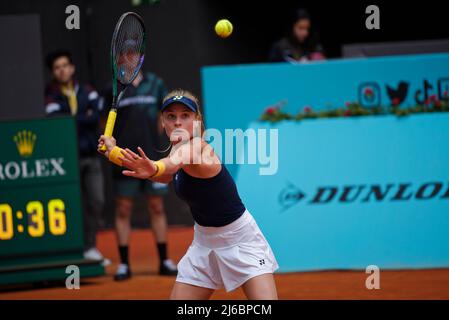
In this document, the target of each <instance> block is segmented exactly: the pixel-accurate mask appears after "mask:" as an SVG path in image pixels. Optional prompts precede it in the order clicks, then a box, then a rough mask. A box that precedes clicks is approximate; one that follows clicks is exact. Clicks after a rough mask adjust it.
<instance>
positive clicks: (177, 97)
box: [173, 96, 183, 100]
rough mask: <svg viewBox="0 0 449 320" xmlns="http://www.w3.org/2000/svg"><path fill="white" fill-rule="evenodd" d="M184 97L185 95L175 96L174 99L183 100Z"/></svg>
mask: <svg viewBox="0 0 449 320" xmlns="http://www.w3.org/2000/svg"><path fill="white" fill-rule="evenodd" d="M182 98H183V96H174V97H173V100H181V99H182Z"/></svg>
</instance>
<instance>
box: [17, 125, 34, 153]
mask: <svg viewBox="0 0 449 320" xmlns="http://www.w3.org/2000/svg"><path fill="white" fill-rule="evenodd" d="M13 140H14V142H15V143H16V146H17V150H18V151H19V154H20V155H21V156H22V157H29V156H31V155H32V154H33V149H34V144H35V142H36V135H35V134H34V133H33V132H31V131H27V130H22V131H19V132H17V133H16V135H15V136H14V138H13Z"/></svg>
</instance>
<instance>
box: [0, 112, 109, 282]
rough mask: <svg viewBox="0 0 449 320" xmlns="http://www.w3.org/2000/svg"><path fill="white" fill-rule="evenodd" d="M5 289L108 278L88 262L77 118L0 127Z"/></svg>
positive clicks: (0, 257) (0, 251) (0, 250)
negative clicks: (72, 275)
mask: <svg viewBox="0 0 449 320" xmlns="http://www.w3.org/2000/svg"><path fill="white" fill-rule="evenodd" d="M0 154H1V155H0V284H10V283H20V282H33V281H47V280H57V279H64V278H66V277H67V276H68V275H67V274H66V273H65V270H66V267H67V266H68V265H76V266H78V267H79V269H80V275H81V277H83V276H95V275H101V274H104V268H103V267H102V266H101V265H100V264H99V262H97V261H90V260H84V259H83V223H82V205H81V195H80V179H79V167H78V147H77V137H76V124H75V121H74V119H73V118H72V117H63V118H49V119H40V120H28V121H7V122H0Z"/></svg>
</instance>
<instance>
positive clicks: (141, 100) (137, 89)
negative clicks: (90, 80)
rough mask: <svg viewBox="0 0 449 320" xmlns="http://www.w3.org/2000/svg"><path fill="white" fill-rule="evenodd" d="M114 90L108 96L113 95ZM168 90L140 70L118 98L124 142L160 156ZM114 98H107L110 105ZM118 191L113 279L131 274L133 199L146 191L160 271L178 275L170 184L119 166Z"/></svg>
mask: <svg viewBox="0 0 449 320" xmlns="http://www.w3.org/2000/svg"><path fill="white" fill-rule="evenodd" d="M111 92H112V91H110V90H108V93H107V94H106V96H107V97H108V99H111V97H112V94H111ZM165 94H166V89H165V85H164V83H163V81H162V79H160V78H159V77H157V76H156V74H154V73H151V72H148V73H143V72H141V71H139V74H138V75H137V76H136V78H135V79H134V81H133V82H132V83H131V84H130V86H129V87H128V88H127V91H126V92H125V94H124V96H123V98H122V99H121V100H120V102H119V108H118V111H117V112H118V113H117V120H116V124H115V128H114V134H115V135H116V136H117V139H118V143H120V144H121V145H126V146H130V148H137V146H142V147H144V148H145V150H147V152H148V154H149V155H151V157H158V156H160V153H159V152H158V151H157V150H160V148H159V146H160V145H161V144H162V142H161V134H162V128H161V126H160V123H158V110H159V107H160V105H161V104H162V99H163V97H164V95H165ZM111 102H112V101H107V103H109V104H108V105H110V103H111ZM113 179H114V189H115V190H114V192H115V205H116V212H115V230H116V235H117V242H118V250H119V255H120V264H119V266H118V268H117V271H116V274H115V277H114V279H115V280H116V281H121V280H126V279H128V278H130V277H131V275H132V273H131V267H130V266H131V264H130V261H129V251H130V249H129V248H130V233H131V214H132V211H133V204H134V200H135V198H136V197H137V196H139V195H143V196H144V197H145V201H146V207H147V210H148V211H149V215H150V220H151V227H152V230H153V233H154V235H155V238H156V244H157V251H158V254H159V274H161V275H176V274H177V269H176V266H175V264H174V263H173V262H172V261H171V260H170V259H168V256H167V218H166V214H165V210H164V202H163V196H164V195H166V194H167V193H168V186H167V184H163V183H159V182H157V181H150V180H137V179H133V178H130V177H127V176H124V175H122V173H121V170H119V169H118V168H117V167H116V168H114V170H113Z"/></svg>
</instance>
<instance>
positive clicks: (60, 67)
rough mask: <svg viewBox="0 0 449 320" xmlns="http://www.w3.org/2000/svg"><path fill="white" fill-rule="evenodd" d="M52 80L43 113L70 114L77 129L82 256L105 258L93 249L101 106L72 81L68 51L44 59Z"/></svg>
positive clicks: (99, 209)
mask: <svg viewBox="0 0 449 320" xmlns="http://www.w3.org/2000/svg"><path fill="white" fill-rule="evenodd" d="M46 62H47V66H48V69H49V70H50V72H51V75H52V81H51V82H50V83H49V84H48V85H47V87H46V89H45V102H46V106H45V112H46V114H47V115H48V116H57V115H72V116H74V117H75V119H76V123H77V129H78V145H79V155H80V160H79V161H80V162H79V163H80V178H81V194H82V201H83V213H84V215H83V221H84V247H85V251H84V257H85V258H86V259H92V260H102V261H103V263H104V264H105V265H107V264H109V263H110V261H109V260H108V259H104V258H103V255H102V254H101V252H100V251H98V249H97V248H96V233H97V229H98V223H99V221H100V218H101V215H102V213H103V207H104V202H105V200H104V185H103V174H102V170H101V163H100V159H99V158H98V155H97V152H96V149H97V148H96V146H97V137H98V132H99V131H98V129H99V114H100V111H101V110H100V109H101V103H100V99H99V96H98V93H97V91H95V89H94V88H92V87H91V86H89V85H87V84H82V83H80V82H78V81H76V80H75V79H74V75H75V65H74V63H73V61H72V55H71V54H70V52H68V51H63V50H61V51H56V52H52V53H50V54H49V55H48V56H47V61H46Z"/></svg>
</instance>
